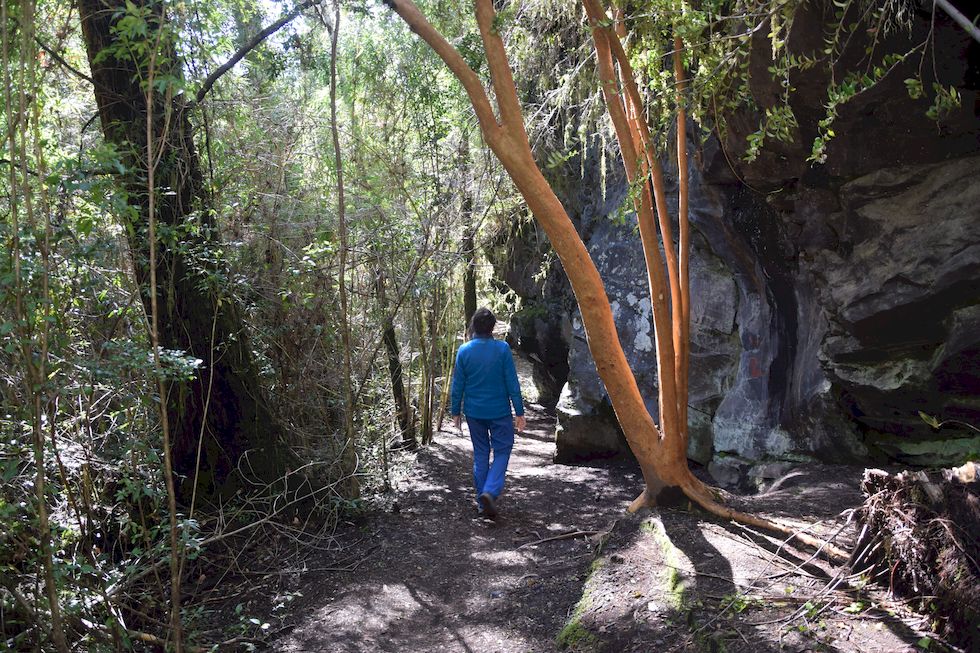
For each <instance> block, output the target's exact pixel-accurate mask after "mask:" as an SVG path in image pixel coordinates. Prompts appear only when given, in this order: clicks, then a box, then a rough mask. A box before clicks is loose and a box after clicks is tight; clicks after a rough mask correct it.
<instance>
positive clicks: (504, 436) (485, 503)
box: [450, 308, 526, 519]
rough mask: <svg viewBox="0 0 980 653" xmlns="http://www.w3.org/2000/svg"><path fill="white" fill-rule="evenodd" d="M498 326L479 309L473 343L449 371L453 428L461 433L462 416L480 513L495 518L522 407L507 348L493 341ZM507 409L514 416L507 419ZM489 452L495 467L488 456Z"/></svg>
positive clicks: (520, 428)
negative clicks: (471, 444)
mask: <svg viewBox="0 0 980 653" xmlns="http://www.w3.org/2000/svg"><path fill="white" fill-rule="evenodd" d="M496 323H497V318H495V317H494V315H493V313H491V312H490V309H487V308H480V309H478V310H477V311H476V313H474V314H473V319H472V321H471V322H470V334H471V340H470V341H469V342H467V343H466V344H464V345H463V346H462V347H460V348H459V351H458V352H457V353H456V367H455V369H454V370H453V382H452V406H451V408H450V414H451V415H452V417H453V424H455V425H456V428H457V429H459V428H461V423H462V418H461V413H462V414H463V415H466V425H467V426H468V427H469V430H470V440H472V441H473V485H474V486H475V488H476V497H477V505H478V507H479V510H480V514H482V515H486V516H487V517H489V518H491V519H496V517H497V498H498V497H500V493H501V492H502V491H503V489H504V475H505V474H506V472H507V463H508V462H509V460H510V451H511V449H513V447H514V426H515V422H516V426H517V430H518V431H520V432H523V431H524V426H525V424H526V422H525V419H524V402H523V400H522V399H521V386H520V383H518V381H517V369H516V368H515V367H514V357H513V355H511V352H510V346H509V345H508V344H507V343H506V342H504V341H502V340H494V337H493V326H494V325H495V324H496ZM511 405H513V407H514V415H516V419H515V418H514V417H512V415H511ZM491 450H492V451H493V462H492V463H491V461H490V453H491Z"/></svg>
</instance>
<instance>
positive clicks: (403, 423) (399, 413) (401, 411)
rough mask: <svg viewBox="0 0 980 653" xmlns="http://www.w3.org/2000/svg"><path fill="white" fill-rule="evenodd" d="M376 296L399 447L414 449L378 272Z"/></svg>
mask: <svg viewBox="0 0 980 653" xmlns="http://www.w3.org/2000/svg"><path fill="white" fill-rule="evenodd" d="M375 284H376V294H377V297H378V306H379V307H380V308H381V312H382V314H383V315H384V318H383V319H384V323H383V325H382V333H381V338H382V340H383V341H384V346H385V354H386V356H387V358H388V375H389V377H390V379H391V395H392V399H394V402H395V412H396V418H397V421H398V432H399V435H400V437H401V446H402V447H404V448H406V449H415V448H416V447H417V446H418V440H417V439H416V437H415V428H414V426H415V425H414V424H413V422H412V413H411V410H410V408H409V404H408V396H407V395H406V394H405V379H404V374H403V372H402V360H401V352H400V351H399V347H398V336H397V334H396V333H395V323H394V319H393V316H392V315H390V314H389V313H388V301H387V295H386V293H385V281H384V275H383V274H382V272H381V270H380V269H379V270H378V274H377V275H376V281H375Z"/></svg>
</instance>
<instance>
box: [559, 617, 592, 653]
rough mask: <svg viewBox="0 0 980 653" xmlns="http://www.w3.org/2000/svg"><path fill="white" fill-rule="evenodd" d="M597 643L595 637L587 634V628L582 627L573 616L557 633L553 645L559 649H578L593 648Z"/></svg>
mask: <svg viewBox="0 0 980 653" xmlns="http://www.w3.org/2000/svg"><path fill="white" fill-rule="evenodd" d="M598 642H599V640H598V638H596V636H595V635H593V634H592V633H590V632H589V630H588V628H586V627H585V626H583V625H582V622H581V621H579V620H578V619H577V618H575V617H574V616H573V617H572V619H571V620H569V622H568V623H567V624H565V627H564V628H562V629H561V632H560V633H558V637H557V638H555V643H556V644H557V645H558V648H560V649H566V648H579V647H582V646H594V645H595V644H597V643H598Z"/></svg>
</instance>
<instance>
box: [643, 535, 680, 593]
mask: <svg viewBox="0 0 980 653" xmlns="http://www.w3.org/2000/svg"><path fill="white" fill-rule="evenodd" d="M640 528H641V529H642V530H643V531H645V532H647V533H650V534H652V535H653V538H654V540H655V541H656V542H657V545H658V546H659V547H660V551H661V552H662V553H663V556H664V563H665V564H664V570H665V577H664V584H665V585H666V589H667V592H666V594H667V596H668V600H669V602H670V605H671V606H672V607H673V608H674V609H676V610H682V609H683V608H684V591H685V590H686V589H687V584H686V579H685V578H684V576H683V574H681V572H680V570H679V567H680V563H681V552H680V550H679V549H678V548H677V547H676V546H674V543H673V542H671V541H670V538H669V537H668V536H667V531H665V530H664V525H663V523H661V522H660V520H658V519H647V520H645V521H644V522H643V524H642V525H641V526H640Z"/></svg>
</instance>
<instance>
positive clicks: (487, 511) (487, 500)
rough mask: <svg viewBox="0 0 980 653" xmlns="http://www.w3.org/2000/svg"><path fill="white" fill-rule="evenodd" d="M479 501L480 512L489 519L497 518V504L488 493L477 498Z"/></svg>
mask: <svg viewBox="0 0 980 653" xmlns="http://www.w3.org/2000/svg"><path fill="white" fill-rule="evenodd" d="M479 500H480V512H481V513H483V514H484V515H485V516H487V517H489V518H490V519H496V518H497V504H496V502H494V500H493V497H492V496H490V493H489V492H484V493H483V494H481V495H480V497H479Z"/></svg>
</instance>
